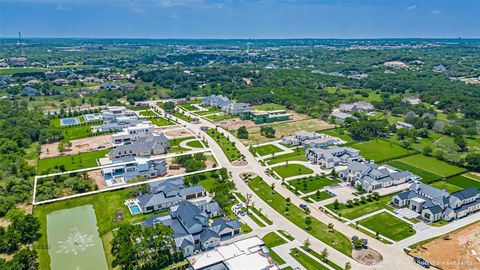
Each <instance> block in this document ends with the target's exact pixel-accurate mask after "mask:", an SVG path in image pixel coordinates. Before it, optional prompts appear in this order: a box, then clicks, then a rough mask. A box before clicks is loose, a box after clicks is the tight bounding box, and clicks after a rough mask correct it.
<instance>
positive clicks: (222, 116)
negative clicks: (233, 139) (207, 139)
mask: <svg viewBox="0 0 480 270" xmlns="http://www.w3.org/2000/svg"><path fill="white" fill-rule="evenodd" d="M238 117H239V116H236V115H229V114H225V113H222V114H213V115H209V116H206V117H205V118H207V119H208V120H210V121H212V122H218V121H223V120H228V119H233V118H238Z"/></svg>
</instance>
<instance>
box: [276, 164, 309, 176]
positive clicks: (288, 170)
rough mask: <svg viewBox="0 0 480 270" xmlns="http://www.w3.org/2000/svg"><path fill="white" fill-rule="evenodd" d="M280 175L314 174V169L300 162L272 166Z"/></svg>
mask: <svg viewBox="0 0 480 270" xmlns="http://www.w3.org/2000/svg"><path fill="white" fill-rule="evenodd" d="M272 169H273V170H274V171H275V172H276V173H277V174H278V175H279V176H280V177H282V178H288V177H292V176H297V175H302V174H312V173H313V170H312V169H310V168H307V167H305V166H303V165H300V164H288V165H282V166H278V167H274V168H272Z"/></svg>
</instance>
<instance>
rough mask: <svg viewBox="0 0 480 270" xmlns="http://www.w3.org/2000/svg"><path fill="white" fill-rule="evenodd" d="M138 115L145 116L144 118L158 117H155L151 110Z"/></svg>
mask: <svg viewBox="0 0 480 270" xmlns="http://www.w3.org/2000/svg"><path fill="white" fill-rule="evenodd" d="M140 115H142V116H146V117H156V116H158V115H157V114H156V113H155V112H153V111H152V110H147V111H141V112H140Z"/></svg>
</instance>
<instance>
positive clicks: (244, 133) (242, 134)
mask: <svg viewBox="0 0 480 270" xmlns="http://www.w3.org/2000/svg"><path fill="white" fill-rule="evenodd" d="M237 137H238V138H240V139H248V137H249V134H248V130H247V128H246V127H245V126H241V127H240V128H239V129H238V130H237Z"/></svg>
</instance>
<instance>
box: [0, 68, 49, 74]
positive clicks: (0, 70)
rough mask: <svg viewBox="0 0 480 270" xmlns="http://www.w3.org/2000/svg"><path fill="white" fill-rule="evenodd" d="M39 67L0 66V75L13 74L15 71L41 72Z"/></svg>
mask: <svg viewBox="0 0 480 270" xmlns="http://www.w3.org/2000/svg"><path fill="white" fill-rule="evenodd" d="M43 71H44V70H43V69H40V68H0V75H13V74H17V73H35V72H43Z"/></svg>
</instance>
